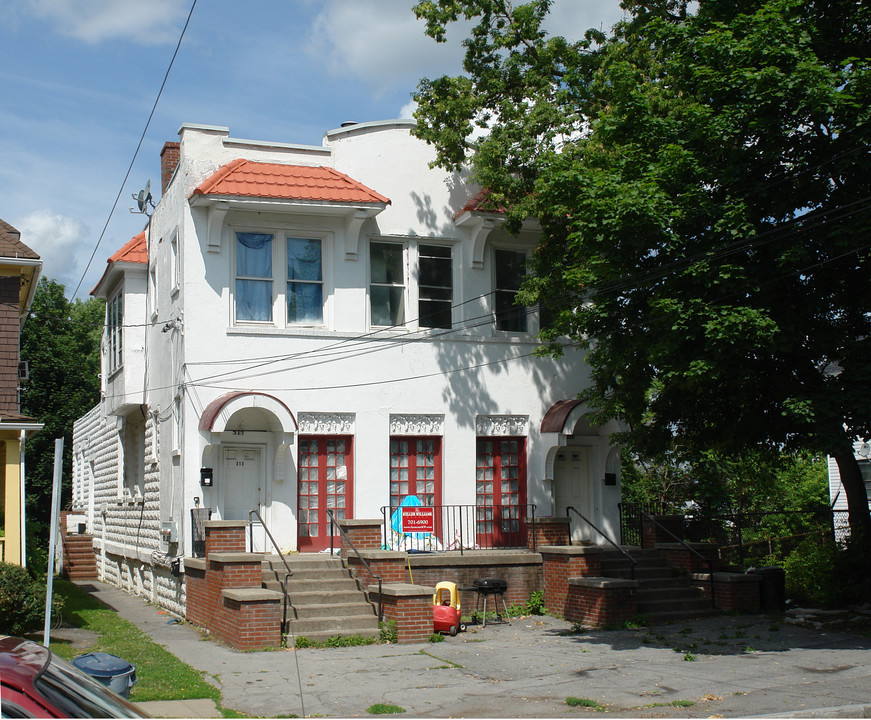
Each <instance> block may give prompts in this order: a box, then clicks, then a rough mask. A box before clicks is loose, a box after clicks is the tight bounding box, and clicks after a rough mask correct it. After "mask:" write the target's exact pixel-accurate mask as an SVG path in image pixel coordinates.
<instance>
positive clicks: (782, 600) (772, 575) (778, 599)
mask: <svg viewBox="0 0 871 720" xmlns="http://www.w3.org/2000/svg"><path fill="white" fill-rule="evenodd" d="M747 572H749V573H752V574H753V575H759V578H760V580H761V582H760V583H759V606H760V607H761V608H762V611H763V612H783V611H784V610H786V571H785V570H784V569H783V568H781V567H775V566H769V567H761V568H751V569H750V570H748V571H747Z"/></svg>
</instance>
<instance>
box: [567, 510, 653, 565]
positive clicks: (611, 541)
mask: <svg viewBox="0 0 871 720" xmlns="http://www.w3.org/2000/svg"><path fill="white" fill-rule="evenodd" d="M571 513H574V514H575V515H577V516H578V517H579V518H580V519H581V520H583V521H584V522H585V523H587V525H589V526H590V527H591V528H593V530H595V531H596V532H597V533H599V535H601V536H602V537H603V538H605V539H606V540H607V541H608V542H609V543H611V545H613V546H614V549H615V550H617V552H619V553H620V554H621V555H623V556H624V557H625V558H626V559H627V560H629V563H630V565H629V572H630V573H631V575H632V579H633V580H634V579H635V566H636V565H637V564H638V560H636V559H635V558H634V557H632V556H631V555H630V554H629V553H628V552H626V551H625V550H624V549H623V548H621V547H620V546H619V545H618V544H617V543H615V542H614V541H613V540H612V539H611V538H610V537H609V536H608V534H607V533H606V532H604V531H603V530H600V529H599V527H598V526H597V525H596V524H595V523H594V522H593V521H592V520H590V519H589V518H588V517H586V516H585V515H583V514H582V513H581V512H580V511H578V510H576V509H575V508H573V507H572V506H571V505H569V506H568V507H567V508H566V517H567V518H568V519H569V545H571V544H572V533H571V525H572V515H571Z"/></svg>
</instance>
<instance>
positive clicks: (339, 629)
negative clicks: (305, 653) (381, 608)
mask: <svg viewBox="0 0 871 720" xmlns="http://www.w3.org/2000/svg"><path fill="white" fill-rule="evenodd" d="M378 632H379V628H378V618H377V617H376V616H375V615H374V614H373V615H371V616H368V617H367V616H365V615H353V616H349V617H327V618H302V619H299V620H293V619H291V620H290V624H289V626H288V635H295V636H300V635H304V636H305V637H307V638H308V639H309V640H317V641H318V642H321V641H323V640H326V639H327V638H330V637H334V636H336V635H340V636H345V637H347V636H348V635H357V634H360V635H363V637H377V636H378Z"/></svg>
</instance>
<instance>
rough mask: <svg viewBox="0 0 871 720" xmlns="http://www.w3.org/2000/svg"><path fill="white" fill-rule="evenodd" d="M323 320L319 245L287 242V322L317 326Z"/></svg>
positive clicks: (312, 241) (305, 240) (313, 241)
mask: <svg viewBox="0 0 871 720" xmlns="http://www.w3.org/2000/svg"><path fill="white" fill-rule="evenodd" d="M323 320H324V274H323V266H322V259H321V241H320V240H319V239H317V238H294V237H289V238H287V322H288V323H289V324H290V323H303V324H306V325H320V324H321V323H323Z"/></svg>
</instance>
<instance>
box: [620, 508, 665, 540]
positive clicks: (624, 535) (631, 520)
mask: <svg viewBox="0 0 871 720" xmlns="http://www.w3.org/2000/svg"><path fill="white" fill-rule="evenodd" d="M617 508H618V509H619V511H620V544H621V545H637V546H640V545H641V544H642V543H641V538H642V529H641V514H642V513H647V514H648V515H660V516H661V515H673V514H674V512H675V510H674V507H673V506H672V505H670V504H668V503H665V502H659V501H651V502H643V503H619V504H618V505H617Z"/></svg>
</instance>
